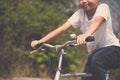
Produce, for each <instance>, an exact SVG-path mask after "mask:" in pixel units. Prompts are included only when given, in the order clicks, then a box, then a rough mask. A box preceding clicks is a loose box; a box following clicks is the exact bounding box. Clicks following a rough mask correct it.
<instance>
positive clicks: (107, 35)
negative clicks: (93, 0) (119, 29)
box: [68, 3, 120, 54]
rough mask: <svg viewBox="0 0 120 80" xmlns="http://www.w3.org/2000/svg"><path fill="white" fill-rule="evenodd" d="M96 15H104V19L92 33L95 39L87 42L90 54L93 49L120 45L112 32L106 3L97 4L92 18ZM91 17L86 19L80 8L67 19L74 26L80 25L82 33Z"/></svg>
mask: <svg viewBox="0 0 120 80" xmlns="http://www.w3.org/2000/svg"><path fill="white" fill-rule="evenodd" d="M96 16H102V17H104V18H105V21H104V23H102V24H101V25H100V27H99V28H98V29H97V31H96V32H94V33H93V34H92V35H93V36H94V37H95V41H93V42H88V43H87V49H88V52H89V53H90V54H91V53H92V52H93V51H94V50H97V49H99V48H102V47H106V46H110V45H115V46H120V44H119V40H118V39H117V37H116V36H115V35H114V33H113V29H112V19H111V14H110V11H109V7H108V5H107V4H105V3H102V4H99V5H98V7H97V9H96V12H95V14H94V16H93V17H92V19H94V18H95V17H96ZM92 19H91V20H88V18H87V15H86V13H85V12H84V10H83V9H82V8H80V9H79V10H77V11H76V12H75V13H74V14H73V15H72V16H71V17H70V18H69V19H68V22H70V23H71V24H72V26H73V27H74V28H77V27H80V30H82V32H83V33H84V32H85V31H86V30H87V27H88V24H89V23H90V21H92Z"/></svg>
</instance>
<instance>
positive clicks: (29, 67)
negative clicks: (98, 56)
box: [0, 0, 120, 80]
mask: <svg viewBox="0 0 120 80" xmlns="http://www.w3.org/2000/svg"><path fill="white" fill-rule="evenodd" d="M103 1H104V0H103ZM106 2H107V3H108V4H109V6H110V10H111V14H112V19H113V29H114V33H115V34H116V36H117V37H118V38H119V39H120V18H119V17H120V5H119V4H120V1H119V0H106ZM78 8H79V0H0V77H1V78H12V77H39V78H51V77H53V75H54V73H55V70H56V65H57V60H56V56H57V54H56V53H55V51H54V50H49V52H50V54H49V56H50V59H49V58H48V54H44V53H35V54H30V51H31V50H32V49H31V47H30V42H31V41H32V40H34V39H40V38H41V37H43V36H45V35H46V34H47V33H49V32H50V31H52V30H54V29H55V28H57V27H59V26H60V25H62V24H63V23H64V22H65V21H66V20H67V19H68V18H69V17H70V16H71V15H72V14H73V13H74V12H75V11H76V10H77V9H78ZM71 33H76V34H78V33H79V31H78V30H75V29H73V30H70V31H69V32H67V33H66V34H64V35H62V36H60V37H59V38H57V39H55V40H54V41H51V42H49V43H51V44H62V43H64V42H65V41H67V40H69V35H70V34H71ZM66 52H67V53H70V54H67V55H66V56H65V58H64V62H63V70H64V71H66V72H67V71H69V72H81V71H83V67H84V65H85V62H86V59H87V56H88V54H87V51H86V47H85V46H79V47H75V48H74V47H73V48H66ZM51 63H52V65H51ZM111 72H112V73H111V74H112V76H111V78H112V79H111V80H120V74H119V72H120V70H119V69H117V70H112V71H111ZM62 80H63V79H62ZM65 80H66V79H65ZM71 80H75V79H71ZM76 80H77V79H76ZM78 80H79V79H78Z"/></svg>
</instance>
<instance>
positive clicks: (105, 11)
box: [95, 3, 110, 20]
mask: <svg viewBox="0 0 120 80" xmlns="http://www.w3.org/2000/svg"><path fill="white" fill-rule="evenodd" d="M109 13H110V11H109V7H108V5H107V4H105V3H104V4H100V5H99V6H98V8H97V11H96V14H95V17H96V16H102V17H104V18H105V20H107V18H108V15H109Z"/></svg>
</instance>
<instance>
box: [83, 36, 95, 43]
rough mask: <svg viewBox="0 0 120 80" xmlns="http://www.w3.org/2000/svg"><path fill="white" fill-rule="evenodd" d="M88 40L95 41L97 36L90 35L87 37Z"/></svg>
mask: <svg viewBox="0 0 120 80" xmlns="http://www.w3.org/2000/svg"><path fill="white" fill-rule="evenodd" d="M85 41H86V42H91V41H95V38H94V36H88V37H87V38H86V39H85Z"/></svg>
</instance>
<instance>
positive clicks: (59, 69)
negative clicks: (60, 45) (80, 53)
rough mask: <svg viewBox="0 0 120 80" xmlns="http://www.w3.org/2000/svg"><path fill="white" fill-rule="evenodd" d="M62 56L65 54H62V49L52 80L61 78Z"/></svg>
mask: <svg viewBox="0 0 120 80" xmlns="http://www.w3.org/2000/svg"><path fill="white" fill-rule="evenodd" d="M64 54H66V53H65V52H64V50H63V49H61V51H60V55H59V56H58V69H57V71H56V74H55V78H54V80H60V76H61V65H62V59H63V55H64Z"/></svg>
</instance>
